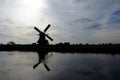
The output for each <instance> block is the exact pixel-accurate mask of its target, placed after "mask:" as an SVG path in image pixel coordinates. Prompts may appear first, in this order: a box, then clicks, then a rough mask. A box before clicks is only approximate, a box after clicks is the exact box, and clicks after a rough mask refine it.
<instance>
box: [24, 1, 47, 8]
mask: <svg viewBox="0 0 120 80" xmlns="http://www.w3.org/2000/svg"><path fill="white" fill-rule="evenodd" d="M22 4H23V5H24V6H26V7H28V8H30V9H43V8H44V7H45V0H23V1H22Z"/></svg>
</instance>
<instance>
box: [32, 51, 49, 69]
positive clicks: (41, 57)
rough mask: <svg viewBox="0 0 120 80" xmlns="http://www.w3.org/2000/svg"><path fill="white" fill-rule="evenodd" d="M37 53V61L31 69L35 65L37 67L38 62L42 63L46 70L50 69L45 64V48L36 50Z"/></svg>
mask: <svg viewBox="0 0 120 80" xmlns="http://www.w3.org/2000/svg"><path fill="white" fill-rule="evenodd" d="M37 53H38V57H39V59H38V63H36V64H35V65H34V66H33V69H35V68H36V67H38V65H39V64H40V63H43V65H44V67H45V68H46V70H47V71H50V68H49V67H48V66H47V64H46V61H45V60H46V56H47V55H48V51H46V50H40V51H37Z"/></svg>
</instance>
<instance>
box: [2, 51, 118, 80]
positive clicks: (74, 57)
mask: <svg viewBox="0 0 120 80" xmlns="http://www.w3.org/2000/svg"><path fill="white" fill-rule="evenodd" d="M39 53H40V52H39ZM40 56H42V57H40ZM39 57H40V58H41V59H39ZM37 63H38V64H37ZM0 80H120V55H109V54H90V53H88V54H86V53H85V54H84V53H79V54H77V53H76V54H70V53H66V54H65V53H48V54H47V53H46V55H44V56H43V55H39V56H38V53H37V52H17V51H14V52H0Z"/></svg>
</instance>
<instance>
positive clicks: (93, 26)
mask: <svg viewBox="0 0 120 80" xmlns="http://www.w3.org/2000/svg"><path fill="white" fill-rule="evenodd" d="M101 26H102V24H99V23H94V24H93V25H90V26H88V27H86V29H89V30H98V29H101Z"/></svg>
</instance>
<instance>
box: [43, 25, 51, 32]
mask: <svg viewBox="0 0 120 80" xmlns="http://www.w3.org/2000/svg"><path fill="white" fill-rule="evenodd" d="M50 26H51V25H50V24H48V26H47V27H46V28H45V30H44V32H46V31H47V30H48V28H49V27H50Z"/></svg>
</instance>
